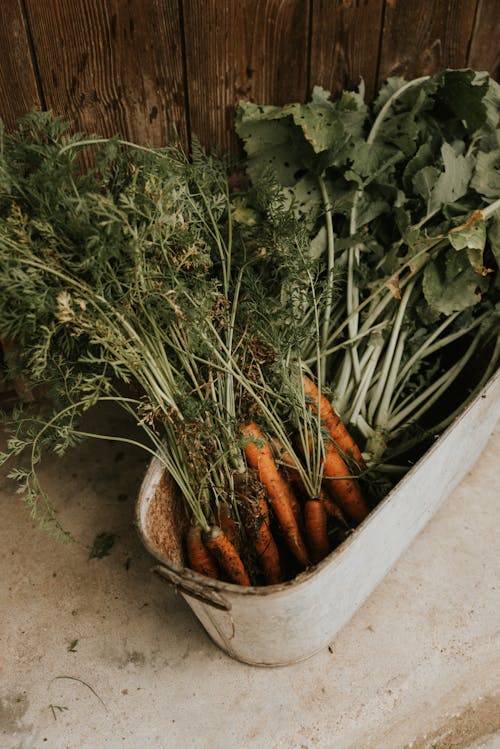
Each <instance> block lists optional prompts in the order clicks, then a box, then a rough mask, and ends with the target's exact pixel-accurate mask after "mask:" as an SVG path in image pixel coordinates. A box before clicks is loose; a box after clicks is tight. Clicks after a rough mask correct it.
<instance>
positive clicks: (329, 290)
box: [318, 176, 335, 387]
mask: <svg viewBox="0 0 500 749" xmlns="http://www.w3.org/2000/svg"><path fill="white" fill-rule="evenodd" d="M318 183H319V187H320V191H321V197H322V200H323V207H324V210H325V223H326V235H327V240H328V244H327V282H326V306H325V311H324V316H323V325H322V334H321V360H320V368H319V378H318V379H319V382H320V384H321V385H322V386H323V387H324V385H325V381H326V366H327V356H326V353H325V349H326V346H327V342H328V334H329V331H330V318H331V315H332V307H333V271H334V266H335V238H334V234H333V218H332V207H331V203H330V198H329V195H328V190H327V188H326V184H325V181H324V179H323V177H321V176H319V177H318Z"/></svg>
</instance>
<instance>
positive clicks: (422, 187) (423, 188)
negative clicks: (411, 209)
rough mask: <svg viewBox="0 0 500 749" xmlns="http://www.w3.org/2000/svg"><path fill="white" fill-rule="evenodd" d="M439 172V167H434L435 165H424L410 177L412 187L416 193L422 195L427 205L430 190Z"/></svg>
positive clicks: (429, 198) (432, 188)
mask: <svg viewBox="0 0 500 749" xmlns="http://www.w3.org/2000/svg"><path fill="white" fill-rule="evenodd" d="M439 174H440V172H439V169H436V167H435V166H424V167H423V169H420V171H418V172H417V173H416V174H415V175H414V177H413V179H412V183H413V189H414V190H415V192H416V193H417V195H421V196H422V197H423V199H424V200H425V202H426V204H427V205H428V204H429V203H430V200H431V195H432V191H433V190H434V187H435V185H436V182H437V180H438V177H439Z"/></svg>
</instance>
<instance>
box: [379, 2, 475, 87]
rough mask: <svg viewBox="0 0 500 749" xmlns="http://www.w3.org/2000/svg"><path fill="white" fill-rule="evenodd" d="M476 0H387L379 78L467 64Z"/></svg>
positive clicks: (409, 76) (424, 73) (431, 71)
mask: <svg viewBox="0 0 500 749" xmlns="http://www.w3.org/2000/svg"><path fill="white" fill-rule="evenodd" d="M475 10H476V0H420V1H419V2H406V1H405V0H386V9H385V21H384V28H383V38H382V47H381V58H380V71H379V80H380V81H383V80H385V79H386V78H387V77H388V76H392V75H399V76H403V77H404V78H407V79H410V78H415V77H417V76H421V75H427V74H432V73H435V72H438V71H439V70H443V69H444V68H462V67H465V66H466V65H467V53H468V49H469V43H470V39H471V36H472V30H473V27H474V16H475Z"/></svg>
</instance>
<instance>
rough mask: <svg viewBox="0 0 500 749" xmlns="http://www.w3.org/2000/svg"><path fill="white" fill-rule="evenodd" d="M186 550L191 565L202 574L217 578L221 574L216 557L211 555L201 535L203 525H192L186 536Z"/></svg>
mask: <svg viewBox="0 0 500 749" xmlns="http://www.w3.org/2000/svg"><path fill="white" fill-rule="evenodd" d="M186 551H187V557H188V564H189V567H190V568H191V569H192V570H194V571H195V572H199V573H200V575H206V576H207V577H213V578H215V579H216V580H218V579H219V577H220V575H219V572H218V569H217V565H216V563H215V561H214V559H213V558H212V557H211V556H210V553H209V551H208V549H207V548H206V546H205V544H204V542H203V538H202V535H201V526H199V525H192V526H191V527H190V529H189V530H188V532H187V536H186Z"/></svg>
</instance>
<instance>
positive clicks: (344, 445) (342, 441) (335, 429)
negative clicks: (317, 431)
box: [303, 375, 366, 469]
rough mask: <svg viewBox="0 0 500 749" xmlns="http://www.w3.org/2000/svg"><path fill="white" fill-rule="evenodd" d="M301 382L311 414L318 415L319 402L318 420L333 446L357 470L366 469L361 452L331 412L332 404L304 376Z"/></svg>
mask: <svg viewBox="0 0 500 749" xmlns="http://www.w3.org/2000/svg"><path fill="white" fill-rule="evenodd" d="M303 382H304V394H305V396H306V398H307V401H308V403H309V405H310V406H311V408H312V410H313V412H314V413H316V414H317V413H318V402H319V418H320V420H321V422H322V424H323V425H324V426H325V429H327V431H328V434H329V435H330V437H331V439H332V440H333V441H334V442H335V445H336V446H337V447H338V448H339V449H340V451H341V452H342V453H343V454H344V455H345V457H346V458H347V459H349V458H352V459H353V460H354V461H355V462H356V464H357V466H358V468H359V469H363V468H366V463H365V461H364V460H363V456H362V455H361V450H360V449H359V447H358V445H357V444H356V442H355V440H354V438H353V437H352V436H351V435H350V434H349V432H348V431H347V429H346V427H345V426H344V424H343V423H342V421H341V420H340V417H339V416H337V414H336V413H335V411H334V410H333V407H332V404H331V403H330V401H329V400H328V398H327V397H326V396H325V395H323V393H321V395H320V393H319V390H318V388H317V386H316V385H315V384H314V382H313V381H312V380H310V379H309V377H307V376H306V375H304V376H303Z"/></svg>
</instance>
